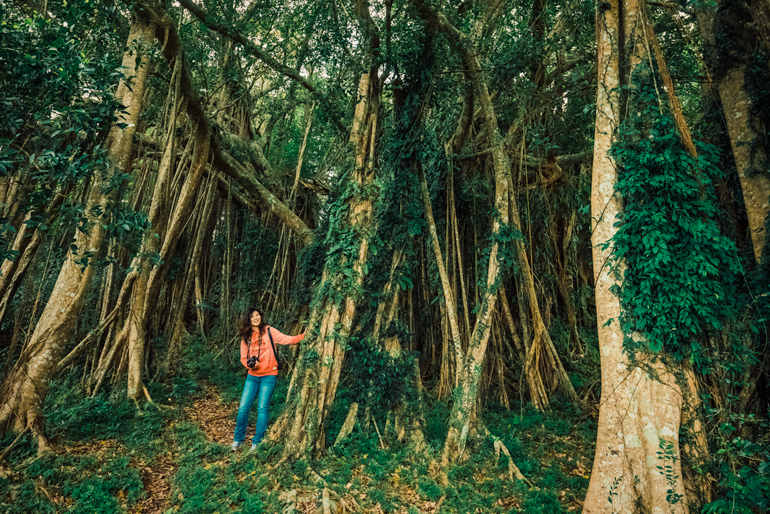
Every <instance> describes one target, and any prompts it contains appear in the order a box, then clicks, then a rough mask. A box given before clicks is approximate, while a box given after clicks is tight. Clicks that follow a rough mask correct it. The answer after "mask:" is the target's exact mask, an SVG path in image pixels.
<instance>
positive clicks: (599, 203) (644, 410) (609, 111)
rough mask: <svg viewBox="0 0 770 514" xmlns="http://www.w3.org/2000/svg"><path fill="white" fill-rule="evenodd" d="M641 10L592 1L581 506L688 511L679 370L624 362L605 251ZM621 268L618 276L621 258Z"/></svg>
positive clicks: (617, 209) (640, 50)
mask: <svg viewBox="0 0 770 514" xmlns="http://www.w3.org/2000/svg"><path fill="white" fill-rule="evenodd" d="M641 8H643V6H640V4H639V3H637V1H636V0H620V1H619V0H610V2H609V4H606V5H603V6H601V7H600V8H598V9H597V18H596V26H597V38H598V62H599V78H598V79H599V80H598V82H599V87H598V91H597V97H596V98H597V99H596V132H595V142H594V163H593V177H592V184H591V216H592V220H593V221H592V225H593V226H592V229H593V230H592V237H591V242H592V245H593V266H594V278H595V283H596V290H595V293H596V322H597V327H598V331H599V351H600V354H601V375H602V394H601V404H600V406H599V428H598V434H597V441H596V456H595V458H594V465H593V471H592V474H591V481H590V483H589V487H588V493H587V495H586V500H585V504H584V507H583V513H584V514H600V513H602V514H603V513H606V514H610V513H628V514H631V513H634V512H639V511H640V510H641V511H642V512H665V513H673V514H683V513H686V512H688V509H687V504H686V502H687V499H686V493H685V488H684V484H683V480H682V471H681V461H680V458H679V426H680V418H681V413H682V394H681V391H680V387H679V385H678V383H677V379H676V372H677V371H678V370H677V369H676V368H674V367H672V366H669V365H666V364H664V363H663V362H662V361H661V360H660V359H651V358H649V357H644V356H637V360H636V361H635V362H634V363H632V362H631V361H630V359H629V358H628V356H627V355H626V353H625V351H624V349H623V343H624V339H625V337H626V336H629V335H630V334H624V333H623V331H622V330H621V327H620V322H619V319H620V313H621V305H620V299H619V298H618V297H617V296H615V294H613V293H612V292H611V290H610V289H611V288H612V287H613V286H618V285H619V282H618V279H617V278H616V276H615V273H614V272H613V271H612V270H611V268H612V266H611V264H610V259H611V256H612V253H613V251H614V249H613V246H612V238H613V236H614V234H615V233H616V231H617V227H616V226H615V223H616V222H617V221H618V219H619V216H620V215H621V213H622V210H623V205H622V200H621V198H620V197H619V196H618V194H617V193H616V192H615V183H616V182H617V169H618V166H619V164H618V163H617V162H616V161H615V160H614V159H613V158H612V157H610V155H609V153H608V152H609V151H610V148H611V147H612V145H613V143H614V142H615V141H616V140H617V137H618V132H617V130H618V127H619V125H620V122H621V119H622V115H621V108H622V106H624V105H625V104H624V99H623V98H622V96H621V90H620V87H621V86H622V85H627V84H628V83H629V78H630V77H631V75H632V74H633V71H634V68H635V67H636V66H637V65H638V64H639V63H640V61H641V60H642V59H645V58H646V57H647V55H646V50H645V46H644V44H643V43H642V42H640V41H639V39H638V38H640V37H643V34H644V32H645V30H644V28H643V26H639V24H641V23H643V22H642V20H641V18H640V17H641V12H640V9H641ZM623 38H625V39H623ZM605 245H607V246H605ZM620 267H621V270H620V275H621V276H622V267H623V265H622V263H620ZM634 337H637V338H638V337H641V336H639V335H634ZM653 361H655V362H653ZM664 469H665V470H666V471H665V473H664V472H663V470H664Z"/></svg>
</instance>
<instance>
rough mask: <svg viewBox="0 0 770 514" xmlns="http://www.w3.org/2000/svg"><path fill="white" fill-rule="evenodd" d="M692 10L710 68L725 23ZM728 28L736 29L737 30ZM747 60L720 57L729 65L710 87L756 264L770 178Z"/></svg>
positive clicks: (701, 7) (701, 9) (769, 209)
mask: <svg viewBox="0 0 770 514" xmlns="http://www.w3.org/2000/svg"><path fill="white" fill-rule="evenodd" d="M694 10H695V18H696V20H697V22H698V28H699V30H700V33H701V36H702V37H703V39H704V40H705V42H706V49H707V52H706V55H707V60H708V61H710V62H709V64H710V65H711V66H712V68H713V67H714V65H715V64H716V62H717V60H718V59H719V57H720V56H718V55H717V52H718V50H717V42H716V37H715V32H714V28H715V25H717V24H720V23H722V24H728V23H729V22H728V21H724V20H722V19H721V18H720V17H719V13H718V12H715V11H714V10H713V9H711V8H709V6H708V5H707V4H705V3H703V4H697V5H696V6H695V7H694ZM731 28H734V29H738V30H740V29H739V28H738V27H731ZM749 59H750V57H749V55H730V56H724V57H723V60H724V61H728V62H729V63H730V66H729V67H728V68H727V69H726V70H725V71H724V73H721V74H716V75H715V76H714V84H713V86H714V87H715V88H716V90H717V93H718V94H719V99H720V100H721V102H722V108H723V109H724V113H725V124H726V125H727V132H728V134H729V136H730V145H731V147H732V150H733V158H734V159H735V167H736V168H737V170H738V179H739V180H740V184H741V190H742V191H743V201H744V204H745V206H746V215H747V217H748V219H749V230H750V232H751V240H752V243H753V247H754V257H755V258H756V261H757V262H760V261H761V260H762V255H763V252H764V249H765V246H766V244H767V241H766V238H767V235H766V234H765V222H766V221H767V215H768V213H770V176H769V175H768V174H767V172H766V170H767V155H765V148H764V146H763V143H764V138H765V137H766V136H765V128H764V127H763V126H762V121H761V120H760V119H759V117H758V116H757V115H756V114H755V113H754V108H753V102H752V100H751V97H750V96H749V94H748V92H747V90H746V75H747V73H748V72H749V70H748V68H749Z"/></svg>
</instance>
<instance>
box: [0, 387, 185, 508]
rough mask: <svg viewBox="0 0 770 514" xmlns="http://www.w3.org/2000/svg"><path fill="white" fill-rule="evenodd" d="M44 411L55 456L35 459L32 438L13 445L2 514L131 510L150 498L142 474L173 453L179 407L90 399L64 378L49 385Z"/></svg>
mask: <svg viewBox="0 0 770 514" xmlns="http://www.w3.org/2000/svg"><path fill="white" fill-rule="evenodd" d="M149 389H150V391H151V394H153V395H154V397H156V398H164V397H165V398H168V397H169V396H170V395H171V394H172V393H173V387H172V386H169V387H166V386H162V385H160V384H152V385H151V386H150V387H149ZM165 398H164V399H165ZM44 413H45V416H46V435H47V437H48V438H49V440H50V442H51V443H52V446H53V449H54V451H53V452H48V453H46V454H44V455H43V456H41V457H37V445H36V442H35V441H34V440H33V438H32V437H31V436H29V434H25V436H23V439H22V440H20V441H18V442H17V443H16V444H15V445H14V447H13V450H12V451H11V452H10V453H9V455H8V457H7V461H6V462H5V463H4V464H5V468H4V470H3V472H2V473H0V511H1V512H4V513H9V514H11V513H29V512H89V513H112V512H126V511H127V509H129V508H130V506H131V505H133V504H136V503H137V502H139V501H141V500H142V499H143V498H144V496H145V493H144V491H143V489H144V486H143V484H142V479H141V475H140V469H142V468H144V467H152V466H153V465H154V464H155V463H156V462H157V460H158V459H159V457H161V456H162V455H164V454H166V453H167V452H168V449H169V444H170V443H171V440H170V439H169V437H168V434H167V430H166V428H167V426H168V425H169V423H171V420H173V419H174V418H176V417H178V416H179V415H180V410H179V409H178V408H176V407H174V406H164V407H163V408H159V407H154V406H151V405H149V404H144V405H143V406H142V408H141V409H137V407H136V405H135V404H134V403H133V402H131V401H130V400H128V399H126V398H125V390H123V391H117V390H116V391H113V394H112V395H110V394H108V393H105V394H100V395H98V396H97V397H95V398H91V397H89V396H88V395H86V394H84V392H83V391H82V390H81V389H80V387H79V386H78V384H77V383H76V382H75V381H72V380H61V381H55V382H53V383H52V384H51V388H50V392H49V394H48V397H47V398H46V405H45V409H44ZM13 438H14V436H13V434H8V435H7V436H6V437H4V438H3V439H2V441H0V447H2V448H7V447H8V445H10V444H11V442H12V441H13Z"/></svg>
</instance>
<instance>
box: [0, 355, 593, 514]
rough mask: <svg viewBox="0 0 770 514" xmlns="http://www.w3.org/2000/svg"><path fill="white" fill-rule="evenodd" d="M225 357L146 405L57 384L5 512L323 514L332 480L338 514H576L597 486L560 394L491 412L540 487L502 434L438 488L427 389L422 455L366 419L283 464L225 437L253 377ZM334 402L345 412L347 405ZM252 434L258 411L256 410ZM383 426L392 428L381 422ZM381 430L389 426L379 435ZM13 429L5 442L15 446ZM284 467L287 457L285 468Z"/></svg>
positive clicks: (8, 473) (12, 463) (439, 406)
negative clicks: (48, 442) (46, 448)
mask: <svg viewBox="0 0 770 514" xmlns="http://www.w3.org/2000/svg"><path fill="white" fill-rule="evenodd" d="M232 361H233V359H232V357H231V358H230V359H229V361H226V362H222V363H216V365H214V366H212V364H211V362H210V361H209V362H208V363H204V362H199V363H193V364H192V365H191V366H189V367H188V370H186V375H185V376H184V377H178V378H176V379H174V380H172V381H170V382H169V383H168V384H161V383H153V384H151V385H150V387H149V389H150V392H151V394H152V396H153V398H154V399H155V400H156V401H157V402H158V405H159V406H156V405H152V404H149V403H145V404H141V405H140V408H139V409H137V406H136V405H135V404H134V403H133V402H131V401H128V400H126V399H125V391H122V392H121V391H119V390H118V388H115V390H113V391H112V393H111V394H108V393H105V394H104V395H100V396H97V397H96V398H90V397H88V396H85V395H84V394H83V392H82V391H81V389H80V387H79V385H78V384H77V383H70V382H56V383H54V384H53V385H52V388H51V391H52V392H51V394H50V395H49V398H48V402H47V404H46V416H47V430H48V433H49V435H51V436H52V442H53V448H54V451H53V452H50V453H49V454H47V455H45V456H43V457H39V458H38V457H37V456H36V449H35V448H34V444H33V442H32V438H31V437H28V436H27V437H24V438H23V439H22V440H20V441H19V442H17V443H16V445H15V446H14V447H13V449H12V451H11V452H10V453H9V455H8V457H7V458H6V460H5V461H4V462H3V463H0V512H2V513H9V514H11V513H28V512H36V513H37V512H40V513H45V512H84V513H85V512H88V513H113V512H127V513H153V514H155V513H167V512H169V513H176V512H179V513H212V514H214V513H220V514H224V513H229V512H249V513H262V512H263V513H284V514H290V513H295V514H300V513H303V514H315V513H318V514H322V513H323V508H322V507H321V505H322V494H323V488H319V486H318V485H317V477H318V475H320V476H321V477H323V479H324V480H325V481H326V485H327V487H326V490H327V494H328V498H329V505H330V507H331V512H332V513H334V514H346V513H352V512H360V513H363V512H366V513H398V514H417V513H425V514H428V513H430V514H433V513H453V512H458V513H476V512H483V513H487V512H490V513H504V512H505V513H508V512H523V513H533V514H534V513H559V512H579V511H580V509H581V507H582V503H581V501H582V498H583V497H584V495H585V491H586V488H587V487H588V481H589V480H588V479H589V473H590V470H591V465H592V459H593V454H594V439H595V433H596V421H595V419H594V418H593V416H592V415H591V414H590V413H581V412H580V411H577V410H575V409H573V408H571V407H569V406H565V405H563V404H560V403H559V402H558V399H556V400H555V401H554V402H553V405H552V410H551V411H550V412H546V413H539V412H536V411H534V410H532V409H531V407H529V406H527V405H526V404H523V405H515V406H512V409H511V410H508V409H506V408H504V407H502V406H500V405H492V406H489V407H488V408H486V409H485V410H484V412H483V414H482V417H483V419H484V422H485V424H486V425H487V427H488V428H489V430H490V431H491V432H492V433H494V434H495V435H496V436H498V437H500V438H501V440H502V441H503V443H504V444H505V445H506V446H507V447H508V449H509V450H510V453H511V456H512V458H513V460H514V462H515V464H516V465H517V466H518V467H519V468H520V469H521V471H522V473H523V474H524V475H525V476H526V477H527V479H528V480H529V481H530V482H531V486H530V485H528V484H525V483H523V482H519V481H516V482H512V481H511V480H510V478H509V475H508V466H507V457H505V456H504V455H501V456H500V458H499V459H496V458H495V452H494V449H493V446H492V442H491V441H488V440H477V441H471V442H470V443H469V446H468V450H467V451H466V454H465V455H466V459H465V461H464V462H462V463H461V464H459V465H457V466H455V467H454V468H452V469H451V470H450V472H449V475H448V478H449V480H448V484H446V485H444V486H442V485H441V484H440V481H437V480H438V476H437V473H436V471H437V466H436V465H435V461H436V459H437V457H439V455H440V454H439V452H440V449H441V445H442V443H443V438H444V436H445V435H446V419H447V417H448V414H449V410H448V406H447V405H446V404H445V403H444V402H441V401H439V400H437V399H435V398H433V397H431V395H430V393H429V391H426V392H427V394H426V397H427V398H426V403H427V405H426V420H427V424H426V427H425V438H426V440H427V442H428V446H429V448H428V449H427V450H426V451H424V452H419V453H416V452H414V451H412V450H411V449H410V448H409V447H407V446H405V445H403V444H401V443H399V442H398V441H395V440H393V439H391V438H390V437H389V434H388V433H383V434H382V435H383V439H384V442H385V443H386V445H387V448H386V449H383V448H382V443H381V442H380V439H379V438H378V436H377V435H376V433H372V432H374V431H373V430H370V431H365V430H363V429H361V428H360V427H359V428H356V429H355V430H354V431H353V433H352V434H351V435H350V436H348V438H347V439H346V441H345V442H344V443H343V444H341V445H339V446H338V447H336V448H334V450H329V451H327V452H326V453H325V454H324V455H323V456H321V457H319V458H317V459H314V460H305V459H301V460H295V461H288V460H285V461H283V462H280V461H281V458H280V451H281V447H280V445H279V444H270V443H264V444H262V445H260V446H259V447H258V449H257V450H256V451H255V452H250V451H249V446H250V444H246V445H244V449H243V451H241V452H238V453H232V452H231V451H230V448H229V445H230V442H232V434H233V431H234V428H235V415H236V411H237V409H238V402H239V398H240V392H241V388H242V386H243V372H242V370H241V369H239V366H240V364H239V363H237V362H236V363H233V362H232ZM287 385H288V380H282V381H281V380H279V386H278V387H277V388H276V391H275V393H274V395H273V399H272V401H271V419H275V418H276V417H277V416H278V414H279V413H280V411H281V409H282V403H283V402H284V401H285V397H286V387H287ZM345 399H346V392H345V390H344V389H343V390H342V391H341V393H340V395H339V401H338V402H337V403H338V404H340V407H339V408H337V409H336V411H335V412H332V416H331V422H330V427H329V429H328V432H327V440H328V441H334V438H335V437H336V432H338V431H339V429H340V427H341V424H342V420H343V419H344V416H345V414H346V413H347V406H348V405H349V403H347V402H346V401H345ZM337 411H338V412H337ZM252 414H253V416H252V419H251V421H250V424H249V432H247V435H246V441H247V443H248V442H250V439H251V437H252V436H253V431H254V421H255V416H256V413H255V412H253V413H252ZM380 426H384V423H383V425H380ZM383 431H384V430H383ZM12 440H13V438H12V437H11V436H7V437H6V438H4V439H3V440H2V441H0V445H1V446H0V448H3V449H4V448H7V447H8V445H10V444H11V441H12ZM276 464H278V465H276Z"/></svg>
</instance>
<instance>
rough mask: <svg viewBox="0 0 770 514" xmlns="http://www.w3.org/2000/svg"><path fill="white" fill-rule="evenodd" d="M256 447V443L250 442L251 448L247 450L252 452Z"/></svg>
mask: <svg viewBox="0 0 770 514" xmlns="http://www.w3.org/2000/svg"><path fill="white" fill-rule="evenodd" d="M256 449H257V445H256V444H252V445H251V450H249V451H250V452H253V451H256Z"/></svg>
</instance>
